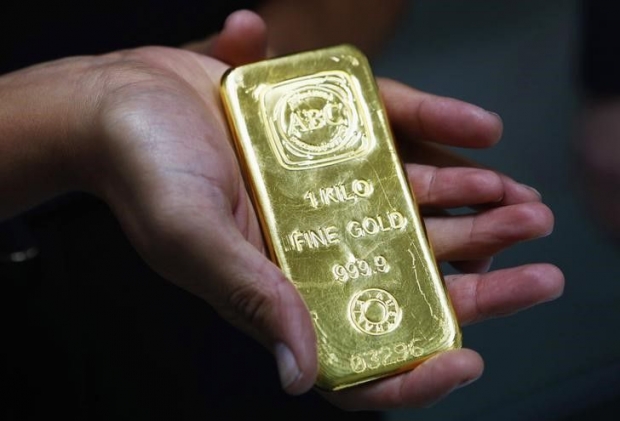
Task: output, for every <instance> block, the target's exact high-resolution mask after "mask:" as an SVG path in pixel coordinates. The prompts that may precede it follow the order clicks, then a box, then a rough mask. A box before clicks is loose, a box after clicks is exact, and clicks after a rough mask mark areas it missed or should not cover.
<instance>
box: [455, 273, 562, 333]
mask: <svg viewBox="0 0 620 421" xmlns="http://www.w3.org/2000/svg"><path fill="white" fill-rule="evenodd" d="M446 284H447V286H448V291H449V292H450V297H451V299H452V304H453V306H454V310H455V311H456V314H457V316H458V318H459V320H460V323H461V325H466V324H469V323H473V322H479V321H481V320H484V319H489V318H493V317H499V316H506V315H509V314H513V313H516V312H518V311H521V310H524V309H527V308H529V307H532V306H534V305H536V304H540V303H544V302H547V301H551V300H554V299H556V298H558V297H560V296H561V295H562V292H563V290H564V275H563V274H562V272H561V271H560V270H559V269H558V268H557V267H555V266H553V265H550V264H530V265H524V266H519V267H514V268H510V269H502V270H496V271H493V272H489V273H486V274H482V275H480V274H467V275H450V276H446Z"/></svg>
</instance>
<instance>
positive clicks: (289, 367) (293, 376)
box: [275, 342, 300, 390]
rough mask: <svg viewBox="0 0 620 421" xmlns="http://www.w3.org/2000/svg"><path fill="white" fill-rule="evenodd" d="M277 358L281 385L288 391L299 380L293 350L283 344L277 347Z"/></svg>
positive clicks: (278, 344)
mask: <svg viewBox="0 0 620 421" xmlns="http://www.w3.org/2000/svg"><path fill="white" fill-rule="evenodd" d="M275 356H276V363H277V366H278V373H279V374H280V384H281V385H282V388H283V389H285V390H286V389H287V388H288V387H289V386H290V385H291V384H293V383H294V382H295V380H297V379H298V378H299V375H300V372H299V367H298V366H297V361H296V360H295V356H294V355H293V353H292V352H291V350H290V349H289V348H288V347H287V346H286V345H284V344H283V343H281V342H280V343H277V344H276V346H275Z"/></svg>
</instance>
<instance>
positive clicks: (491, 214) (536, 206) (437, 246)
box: [425, 202, 553, 261]
mask: <svg viewBox="0 0 620 421" xmlns="http://www.w3.org/2000/svg"><path fill="white" fill-rule="evenodd" d="M425 224H426V228H427V231H428V236H429V240H430V242H431V244H432V246H433V250H434V251H435V255H436V256H437V259H438V260H440V261H454V260H477V259H485V258H488V257H490V256H493V255H494V254H496V253H497V252H499V251H501V250H503V249H505V248H507V247H509V246H512V245H514V244H515V243H519V242H521V241H526V240H531V239H534V238H540V237H544V236H546V235H549V234H550V233H551V231H552V230H553V214H552V213H551V211H550V210H549V208H548V207H547V206H545V205H543V204H542V203H538V202H530V203H523V204H519V205H509V206H503V207H499V208H493V209H490V210H487V211H485V212H482V213H475V214H470V215H458V216H451V217H427V218H425Z"/></svg>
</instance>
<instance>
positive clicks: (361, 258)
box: [222, 45, 461, 390]
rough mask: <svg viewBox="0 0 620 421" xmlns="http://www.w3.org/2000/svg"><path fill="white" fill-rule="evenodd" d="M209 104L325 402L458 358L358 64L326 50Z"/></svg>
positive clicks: (227, 82)
mask: <svg viewBox="0 0 620 421" xmlns="http://www.w3.org/2000/svg"><path fill="white" fill-rule="evenodd" d="M222 98H223V104H224V109H225V111H226V114H227V117H228V120H229V123H230V127H231V132H232V134H233V138H234V141H235V147H236V150H237V155H238V159H239V162H240V163H241V167H242V170H243V172H244V176H245V180H246V183H247V186H248V189H249V191H250V193H251V195H252V199H253V201H254V205H255V207H256V210H257V213H258V215H259V218H260V222H261V224H262V229H263V234H264V238H265V242H266V244H267V247H268V250H269V252H270V256H271V258H272V260H273V261H274V262H276V263H277V264H278V265H279V267H280V268H281V269H282V271H283V272H284V274H285V275H286V276H287V277H288V278H289V279H290V280H291V282H292V283H293V284H294V285H295V287H296V288H297V290H298V291H299V292H300V293H301V295H302V297H303V299H304V301H305V303H306V305H307V306H308V309H309V311H310V315H311V317H312V320H313V322H314V327H315V331H316V337H317V349H318V359H319V376H318V380H317V383H316V386H317V387H319V388H321V389H325V390H338V389H342V388H345V387H350V386H353V385H357V384H361V383H364V382H367V381H370V380H373V379H377V378H381V377H385V376H388V375H393V374H396V373H401V372H403V371H405V370H410V369H412V368H414V367H415V366H416V365H418V364H419V363H421V362H422V361H424V360H426V359H428V358H429V357H431V356H433V355H435V354H437V353H438V352H442V351H445V350H448V349H454V348H459V347H460V346H461V331H460V328H459V325H458V322H457V320H456V318H455V315H454V311H453V308H452V306H451V303H450V300H449V297H448V295H447V292H446V289H445V284H444V281H443V278H442V276H441V272H440V270H439V267H438V265H437V262H436V260H435V257H434V255H433V252H432V249H431V247H430V244H429V242H428V238H427V235H426V231H425V227H424V225H423V220H422V219H421V216H420V213H419V209H418V207H417V204H416V202H415V198H414V196H413V194H412V192H411V189H410V186H409V183H408V180H407V178H406V175H405V172H404V170H403V166H402V163H401V160H400V157H399V156H398V154H397V150H396V149H395V145H394V142H393V137H392V134H391V131H390V126H389V123H388V119H387V115H386V112H385V109H384V106H383V104H382V102H381V99H380V97H379V95H378V89H377V86H376V82H375V79H374V76H373V74H372V71H371V68H370V65H369V63H368V60H367V58H366V57H365V56H364V55H363V54H362V53H361V52H360V51H358V50H357V49H356V48H354V47H352V46H349V45H340V46H336V47H330V48H326V49H320V50H315V51H307V52H302V53H299V54H294V55H289V56H284V57H279V58H274V59H268V60H264V61H261V62H257V63H252V64H249V65H244V66H240V67H237V68H234V69H230V70H229V71H228V72H226V74H225V75H224V77H223V80H222Z"/></svg>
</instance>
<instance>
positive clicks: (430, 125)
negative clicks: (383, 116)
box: [377, 78, 503, 148]
mask: <svg viewBox="0 0 620 421" xmlns="http://www.w3.org/2000/svg"><path fill="white" fill-rule="evenodd" d="M377 82H378V84H379V89H380V91H381V95H382V97H383V102H384V104H385V107H386V111H387V114H388V116H389V119H390V122H391V124H392V127H393V128H394V131H395V132H396V135H397V137H399V139H400V138H401V137H402V138H404V139H407V140H408V141H412V140H414V139H415V140H418V141H432V142H437V143H442V144H446V145H451V146H459V147H467V148H486V147H489V146H492V145H494V144H495V143H496V142H497V141H498V140H499V139H500V137H501V135H502V130H503V124H502V121H501V119H500V118H499V117H498V116H497V115H496V114H493V113H490V112H488V111H486V110H484V109H482V108H480V107H477V106H475V105H472V104H468V103H466V102H463V101H459V100H456V99H452V98H446V97H440V96H436V95H431V94H428V93H424V92H421V91H418V90H416V89H413V88H411V87H409V86H407V85H404V84H402V83H399V82H396V81H393V80H389V79H381V78H380V79H378V81H377ZM403 143H411V142H403ZM403 147H404V148H405V146H403Z"/></svg>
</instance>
